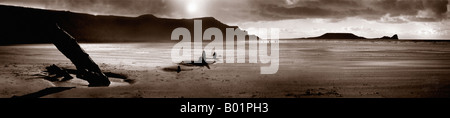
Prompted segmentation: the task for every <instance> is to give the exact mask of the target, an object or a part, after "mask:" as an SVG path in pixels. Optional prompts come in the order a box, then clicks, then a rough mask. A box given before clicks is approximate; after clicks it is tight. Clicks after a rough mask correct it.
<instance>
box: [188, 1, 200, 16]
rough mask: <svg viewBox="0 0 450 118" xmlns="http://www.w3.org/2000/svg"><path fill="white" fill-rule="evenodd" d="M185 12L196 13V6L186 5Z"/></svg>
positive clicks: (193, 4) (191, 3)
mask: <svg viewBox="0 0 450 118" xmlns="http://www.w3.org/2000/svg"><path fill="white" fill-rule="evenodd" d="M186 11H187V12H188V13H190V14H194V13H195V12H197V4H195V3H194V2H190V3H188V4H187V6H186Z"/></svg>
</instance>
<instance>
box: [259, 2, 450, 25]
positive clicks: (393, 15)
mask: <svg viewBox="0 0 450 118" xmlns="http://www.w3.org/2000/svg"><path fill="white" fill-rule="evenodd" d="M256 2H259V1H256ZM448 3H449V2H448V0H295V2H294V0H286V1H285V2H275V1H272V2H264V3H258V4H259V6H258V9H260V10H261V11H260V12H259V13H260V14H259V15H261V16H263V17H265V18H267V19H268V20H278V19H299V18H330V19H342V18H347V17H360V18H363V19H368V20H385V21H386V20H388V19H390V20H397V21H395V22H398V21H399V20H402V18H407V20H408V21H422V22H433V21H440V20H443V19H447V11H448V9H447V5H448ZM389 17H390V18H389ZM385 21H382V22H385ZM398 23H402V22H398Z"/></svg>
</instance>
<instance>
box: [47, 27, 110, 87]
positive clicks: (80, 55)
mask: <svg viewBox="0 0 450 118" xmlns="http://www.w3.org/2000/svg"><path fill="white" fill-rule="evenodd" d="M51 36H52V37H51V38H50V41H51V42H52V43H53V44H54V45H55V46H56V48H57V49H58V50H59V51H60V52H61V53H63V54H64V56H66V57H67V58H69V59H70V61H71V62H72V63H73V64H74V65H75V67H76V68H77V78H82V79H85V80H87V81H88V82H89V86H109V84H110V83H111V82H110V81H109V80H108V77H107V76H106V75H105V74H104V73H103V72H102V71H101V70H100V68H99V67H98V65H97V64H96V63H95V62H94V61H93V60H92V59H91V58H90V57H89V54H87V53H86V52H85V51H84V50H83V49H82V48H81V47H80V45H79V44H78V43H77V41H76V40H75V38H73V37H72V36H71V35H70V34H69V33H67V32H66V31H64V30H63V29H61V28H60V27H59V26H58V24H56V25H55V27H54V30H53V31H52V33H51ZM65 76H66V77H67V75H65ZM69 76H70V75H69ZM68 78H70V77H68Z"/></svg>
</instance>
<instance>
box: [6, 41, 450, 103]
mask: <svg viewBox="0 0 450 118" xmlns="http://www.w3.org/2000/svg"><path fill="white" fill-rule="evenodd" d="M81 46H82V47H83V48H84V49H85V50H86V52H87V53H89V54H90V55H91V57H92V58H93V60H94V61H95V62H96V63H97V64H99V66H100V67H101V68H102V69H103V71H104V72H110V73H115V74H121V75H126V77H127V79H128V80H129V81H124V80H120V79H112V80H114V82H113V83H116V84H115V85H114V86H111V87H87V82H85V81H84V80H81V79H78V78H75V79H72V80H71V81H64V82H60V81H49V80H46V79H44V78H43V77H42V76H45V75H46V73H45V72H43V71H45V67H46V66H50V65H52V64H56V65H58V66H60V67H63V68H67V69H74V68H75V67H74V66H73V65H72V64H71V63H70V61H69V60H68V59H67V58H65V57H64V55H62V54H61V53H60V52H59V51H58V50H57V49H56V47H55V46H53V45H52V44H27V45H11V46H0V66H1V67H2V68H0V69H1V70H0V73H1V74H0V97H3V98H9V97H13V96H16V97H17V96H26V95H30V94H32V95H35V94H36V93H39V94H40V93H44V94H41V95H40V96H38V97H44V98H61V97H63V98H78V97H81V98H181V97H183V98H311V97H312V98H330V97H331V98H360V97H362V98H398V97H401V98H424V97H425V98H427V97H450V78H449V77H450V43H448V42H412V41H348V40H342V41H340V40H298V41H281V42H280V66H279V71H278V72H277V73H276V74H273V75H261V74H260V66H261V64H249V63H246V64H228V63H227V64H220V63H219V64H213V65H210V66H211V69H207V68H206V67H182V68H183V69H185V71H181V72H180V73H177V72H175V71H170V70H171V69H167V68H173V67H176V64H174V63H172V62H171V61H170V49H171V48H172V46H173V44H170V43H109V44H81ZM73 87H74V88H73ZM48 88H54V89H48ZM55 89H56V90H55ZM42 91H44V92H42Z"/></svg>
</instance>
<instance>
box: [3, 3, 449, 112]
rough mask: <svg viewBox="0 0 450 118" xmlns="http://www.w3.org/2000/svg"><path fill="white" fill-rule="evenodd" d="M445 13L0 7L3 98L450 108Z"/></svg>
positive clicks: (259, 6) (372, 6) (336, 7)
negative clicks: (438, 102)
mask: <svg viewBox="0 0 450 118" xmlns="http://www.w3.org/2000/svg"><path fill="white" fill-rule="evenodd" d="M449 8H450V4H449V0H0V14H1V19H0V66H1V68H0V69H1V70H0V73H1V74H0V97H1V98H449V97H450V78H449V77H450V42H449V40H450V10H449ZM187 104H188V106H189V103H187ZM263 105H264V104H263ZM263 110H264V109H263ZM181 111H183V106H181Z"/></svg>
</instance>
